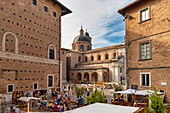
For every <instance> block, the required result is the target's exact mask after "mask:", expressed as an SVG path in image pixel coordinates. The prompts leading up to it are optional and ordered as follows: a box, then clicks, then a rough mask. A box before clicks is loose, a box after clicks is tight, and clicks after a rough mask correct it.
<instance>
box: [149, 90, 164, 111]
mask: <svg viewBox="0 0 170 113" xmlns="http://www.w3.org/2000/svg"><path fill="white" fill-rule="evenodd" d="M153 89H154V92H153V93H152V94H151V95H150V96H149V97H147V98H148V99H150V101H151V103H150V104H149V105H148V108H147V110H146V112H147V113H164V110H165V106H164V103H163V99H162V97H161V96H160V95H158V93H157V91H156V88H155V87H153Z"/></svg>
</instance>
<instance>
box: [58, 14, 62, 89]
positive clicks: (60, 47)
mask: <svg viewBox="0 0 170 113" xmlns="http://www.w3.org/2000/svg"><path fill="white" fill-rule="evenodd" d="M60 65H61V14H60V16H59V87H61V86H60V85H61V84H60V82H62V81H61V80H60V73H61V69H60V68H61V66H60Z"/></svg>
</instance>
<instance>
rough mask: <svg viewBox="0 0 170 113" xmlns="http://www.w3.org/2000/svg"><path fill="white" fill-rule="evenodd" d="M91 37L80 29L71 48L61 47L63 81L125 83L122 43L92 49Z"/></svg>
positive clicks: (123, 48)
mask: <svg viewBox="0 0 170 113" xmlns="http://www.w3.org/2000/svg"><path fill="white" fill-rule="evenodd" d="M91 40H92V38H91V37H90V35H89V33H88V32H84V30H83V29H82V28H81V29H80V34H79V35H78V36H76V37H75V39H74V40H73V44H72V50H69V49H65V48H62V49H61V51H62V52H61V56H62V57H61V58H62V64H63V65H62V67H63V68H62V73H63V74H62V75H63V76H62V77H63V79H62V80H63V82H64V83H66V82H68V81H87V82H117V83H118V82H121V83H122V84H126V76H125V75H126V74H125V73H126V70H125V46H124V44H119V45H114V46H109V47H103V48H98V49H92V44H91Z"/></svg>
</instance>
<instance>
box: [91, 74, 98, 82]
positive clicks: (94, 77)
mask: <svg viewBox="0 0 170 113" xmlns="http://www.w3.org/2000/svg"><path fill="white" fill-rule="evenodd" d="M92 81H93V82H96V81H98V74H97V72H94V73H92Z"/></svg>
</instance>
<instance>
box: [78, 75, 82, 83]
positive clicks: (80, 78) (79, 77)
mask: <svg viewBox="0 0 170 113" xmlns="http://www.w3.org/2000/svg"><path fill="white" fill-rule="evenodd" d="M77 80H79V81H81V80H82V75H81V73H77Z"/></svg>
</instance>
